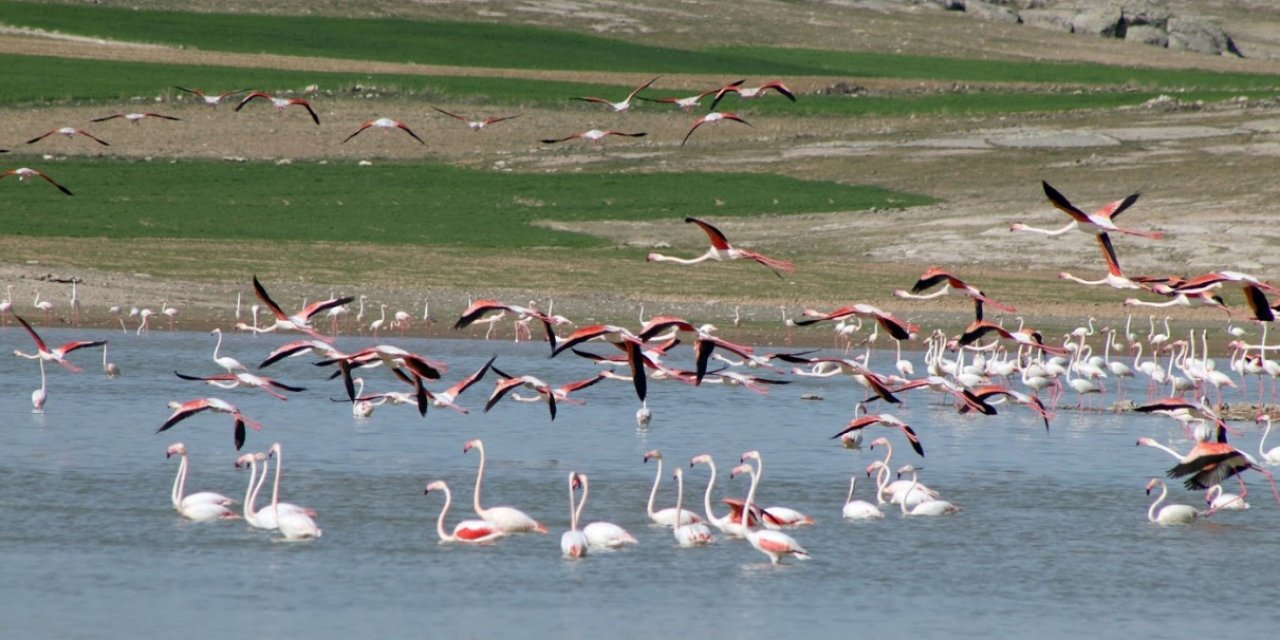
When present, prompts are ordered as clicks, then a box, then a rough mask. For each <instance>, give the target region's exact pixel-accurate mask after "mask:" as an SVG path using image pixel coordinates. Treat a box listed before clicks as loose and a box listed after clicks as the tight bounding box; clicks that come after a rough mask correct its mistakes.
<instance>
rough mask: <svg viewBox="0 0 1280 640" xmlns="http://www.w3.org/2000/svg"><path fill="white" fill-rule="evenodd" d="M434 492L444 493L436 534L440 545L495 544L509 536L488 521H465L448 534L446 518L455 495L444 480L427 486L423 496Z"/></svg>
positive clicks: (437, 519)
mask: <svg viewBox="0 0 1280 640" xmlns="http://www.w3.org/2000/svg"><path fill="white" fill-rule="evenodd" d="M432 491H443V492H444V506H443V507H441V508H440V517H439V518H436V534H437V535H439V536H440V543H441V544H444V543H446V542H462V543H466V544H479V543H482V542H493V541H494V540H497V539H498V538H501V537H502V536H505V535H507V534H506V533H504V532H503V531H502V529H500V528H498V525H496V524H494V523H492V522H489V521H488V520H476V519H471V520H463V521H461V522H459V523H458V524H455V525H453V533H448V532H446V531H445V528H444V518H445V516H446V515H448V513H449V505H450V504H452V503H453V495H452V494H451V493H449V485H447V484H445V482H444V480H435V481H433V482H430V483H428V484H427V489H426V490H425V491H423V492H422V493H423V495H426V494H428V493H431V492H432Z"/></svg>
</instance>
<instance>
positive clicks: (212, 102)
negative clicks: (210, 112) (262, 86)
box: [174, 86, 248, 107]
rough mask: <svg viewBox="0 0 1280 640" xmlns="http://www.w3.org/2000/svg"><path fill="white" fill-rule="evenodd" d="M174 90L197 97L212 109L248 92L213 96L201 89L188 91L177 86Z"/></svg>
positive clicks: (229, 92)
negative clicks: (232, 97) (230, 98)
mask: <svg viewBox="0 0 1280 640" xmlns="http://www.w3.org/2000/svg"><path fill="white" fill-rule="evenodd" d="M174 89H178V90H179V91H186V92H187V93H190V94H192V95H194V96H196V97H197V98H200V99H201V100H203V101H204V103H205V104H207V105H209V106H210V107H216V106H218V105H219V104H221V103H222V101H223V100H225V99H227V98H229V97H231V96H235V95H240V94H242V93H244V92H246V91H248V89H240V90H238V91H223V92H222V93H218V94H212V95H211V94H206V93H205V92H203V91H201V90H200V89H188V88H186V87H177V86H175V87H174Z"/></svg>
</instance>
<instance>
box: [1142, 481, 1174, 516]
mask: <svg viewBox="0 0 1280 640" xmlns="http://www.w3.org/2000/svg"><path fill="white" fill-rule="evenodd" d="M1168 494H1169V488H1168V487H1166V486H1164V483H1163V482H1161V483H1160V497H1158V498H1156V501H1155V502H1152V503H1151V507H1150V508H1148V509H1147V520H1150V521H1152V522H1155V521H1156V507H1159V506H1160V503H1161V502H1164V497H1165V496H1166V495H1168Z"/></svg>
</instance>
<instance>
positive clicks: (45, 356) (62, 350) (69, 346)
mask: <svg viewBox="0 0 1280 640" xmlns="http://www.w3.org/2000/svg"><path fill="white" fill-rule="evenodd" d="M13 317H15V318H17V319H18V323H19V324H21V325H22V328H24V329H26V330H27V334H28V335H30V336H31V339H32V340H34V341H35V343H36V352H35V353H24V352H22V351H19V350H17V349H14V351H13V355H15V356H18V357H20V358H26V359H28V360H39V361H40V362H42V363H43V362H56V363H58V364H60V365H62V366H63V367H66V369H67V370H68V371H70V372H72V373H80V372H81V369H80V367H77V366H76V365H74V364H71V362H70V361H68V360H67V356H68V355H69V354H71V353H72V352H74V351H78V350H80V349H87V348H90V347H100V346H104V345H106V344H107V341H106V340H73V341H71V342H68V343H66V344H64V345H62V346H60V347H58V348H56V349H50V348H49V347H48V346H47V345H45V343H44V340H43V339H41V338H40V334H38V333H36V330H35V329H32V328H31V325H29V324H27V321H26V320H23V319H22V316H20V315H18V314H16V313H15V314H13Z"/></svg>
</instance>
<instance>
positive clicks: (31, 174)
mask: <svg viewBox="0 0 1280 640" xmlns="http://www.w3.org/2000/svg"><path fill="white" fill-rule="evenodd" d="M9 176H18V181H19V182H26V181H28V180H30V179H32V178H40V179H41V180H44V181H45V182H48V183H49V184H51V185H53V186H55V187H57V188H58V191H61V192H63V193H65V194H67V195H69V196H73V195H75V194H74V193H71V190H70V189H68V188H66V187H64V186H62V185H60V184H58V183H57V182H55V181H54V179H53V178H50V177H49V175H48V174H46V173H45V172H43V171H40V170H39V169H31V168H28V167H18V168H17V169H9V170H8V171H3V172H0V180H3V179H4V178H7V177H9Z"/></svg>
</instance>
